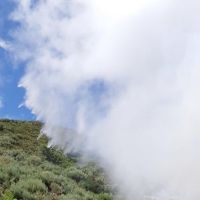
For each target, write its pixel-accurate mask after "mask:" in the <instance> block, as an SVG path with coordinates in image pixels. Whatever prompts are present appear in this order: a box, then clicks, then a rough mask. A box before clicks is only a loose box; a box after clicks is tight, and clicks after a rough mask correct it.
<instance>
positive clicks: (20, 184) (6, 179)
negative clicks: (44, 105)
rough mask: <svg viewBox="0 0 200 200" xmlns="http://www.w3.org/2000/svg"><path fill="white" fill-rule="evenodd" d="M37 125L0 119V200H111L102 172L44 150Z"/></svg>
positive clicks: (69, 157) (112, 199)
mask: <svg viewBox="0 0 200 200" xmlns="http://www.w3.org/2000/svg"><path fill="white" fill-rule="evenodd" d="M41 126H42V124H41V123H40V122H27V121H17V120H8V119H1V120H0V199H1V200H13V199H17V200H19V199H24V200H114V199H115V196H114V194H113V193H111V186H110V185H109V182H108V181H107V178H106V175H105V173H104V171H103V169H101V168H100V167H98V166H97V164H95V163H94V162H90V163H88V164H87V166H83V167H79V165H78V164H77V157H76V156H73V155H68V156H67V155H63V153H62V151H56V150H55V149H49V148H47V147H46V146H47V138H46V137H44V136H43V137H41V138H40V139H39V140H37V137H38V135H39V131H40V129H41Z"/></svg>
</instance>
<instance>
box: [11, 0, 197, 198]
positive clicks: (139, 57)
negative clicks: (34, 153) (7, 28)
mask: <svg viewBox="0 0 200 200" xmlns="http://www.w3.org/2000/svg"><path fill="white" fill-rule="evenodd" d="M16 3H17V5H18V8H17V9H16V10H15V11H14V12H13V13H12V14H11V18H12V19H13V20H16V21H18V22H19V23H20V27H19V28H18V29H17V30H13V32H12V36H13V38H14V39H15V40H14V43H13V47H12V51H13V55H14V58H15V59H16V60H18V61H26V63H27V68H26V74H25V75H24V77H23V78H22V79H21V82H20V86H21V87H24V88H25V90H26V97H25V103H24V104H25V105H26V106H27V107H28V108H30V109H31V110H32V112H33V113H34V114H35V115H36V116H37V118H38V119H39V120H43V121H45V126H44V127H43V132H45V133H46V135H47V136H48V137H49V138H51V141H50V145H54V146H55V145H58V146H59V145H60V146H61V147H62V148H63V149H65V150H66V151H70V150H73V151H75V150H80V147H81V149H82V150H84V151H87V152H88V151H89V152H90V151H91V152H93V153H94V152H95V153H96V154H97V155H98V156H99V157H100V158H101V162H102V163H103V164H104V165H105V166H106V167H107V170H108V171H109V172H110V176H111V178H112V179H113V181H114V182H116V183H119V184H120V186H121V193H122V194H124V195H125V197H123V198H124V199H125V198H126V199H128V200H129V199H135V200H137V199H138V200H142V199H145V198H146V196H153V197H155V198H157V199H159V200H169V199H178V200H196V199H198V198H199V197H200V190H199V185H200V161H199V156H200V145H199V144H200V136H199V135H200V134H199V132H200V126H199V122H200V104H199V102H200V88H199V86H200V78H199V77H200V68H199V64H200V61H199V54H200V23H199V18H200V12H199V8H200V2H199V1H197V0H190V1H188V0H182V1H179V0H168V1H165V0H160V1H151V2H150V1H141V3H139V2H137V1H128V0H125V1H123V2H121V1H116V2H114V1H112V0H107V1H100V0H97V1H90V0H87V1H86V0H84V1H83V0H78V1H64V0H57V1H54V0H47V1H42V0H41V1H36V2H32V1H25V0H24V1H16ZM57 125H60V126H64V127H68V128H70V130H71V129H74V130H77V133H76V134H74V136H72V137H71V132H69V134H67V135H65V136H62V135H63V132H62V131H56V130H55V126H57ZM72 134H73V133H72ZM58 135H59V136H58ZM68 135H70V142H69V140H68V138H69V137H68ZM65 140H66V141H65ZM82 141H84V142H85V143H84V146H83V144H82V143H81V142H82ZM69 143H70V144H71V146H70V145H69ZM65 144H68V145H67V147H66V146H65Z"/></svg>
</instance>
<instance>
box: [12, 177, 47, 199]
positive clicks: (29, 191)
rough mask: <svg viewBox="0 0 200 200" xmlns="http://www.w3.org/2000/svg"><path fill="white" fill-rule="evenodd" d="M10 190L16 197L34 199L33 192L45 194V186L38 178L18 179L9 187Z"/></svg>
mask: <svg viewBox="0 0 200 200" xmlns="http://www.w3.org/2000/svg"><path fill="white" fill-rule="evenodd" d="M10 191H11V192H12V193H13V194H14V197H15V198H17V199H34V196H35V195H34V194H37V193H40V194H45V193H46V192H47V188H46V186H45V185H44V183H42V181H41V180H39V179H31V178H30V179H26V180H19V181H18V182H17V183H14V184H12V185H11V187H10Z"/></svg>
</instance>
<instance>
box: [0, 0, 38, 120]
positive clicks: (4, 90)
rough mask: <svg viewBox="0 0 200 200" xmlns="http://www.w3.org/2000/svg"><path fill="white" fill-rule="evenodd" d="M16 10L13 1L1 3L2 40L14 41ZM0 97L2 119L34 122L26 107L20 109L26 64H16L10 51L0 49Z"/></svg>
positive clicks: (0, 24)
mask: <svg viewBox="0 0 200 200" xmlns="http://www.w3.org/2000/svg"><path fill="white" fill-rule="evenodd" d="M14 8H15V4H14V2H12V1H0V38H1V39H3V40H6V41H12V37H11V36H10V32H11V31H12V30H14V29H15V28H16V27H17V26H18V24H17V23H16V22H13V21H12V20H10V19H9V15H10V13H11V12H12V11H13V9H14ZM0 72H1V73H0V78H1V80H0V97H1V100H2V104H3V105H2V107H1V108H0V117H1V118H11V119H22V120H34V119H35V117H34V115H32V114H31V111H30V110H28V109H27V108H26V107H25V106H21V107H19V105H20V104H22V103H23V101H24V95H25V90H24V89H23V88H19V87H18V83H19V80H20V78H21V77H22V76H23V74H24V64H23V63H21V64H16V62H14V59H13V58H12V56H11V55H10V53H9V52H8V51H6V50H5V49H3V48H2V47H0Z"/></svg>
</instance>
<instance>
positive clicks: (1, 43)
mask: <svg viewBox="0 0 200 200" xmlns="http://www.w3.org/2000/svg"><path fill="white" fill-rule="evenodd" d="M0 47H1V48H3V49H5V50H10V45H9V44H8V43H7V42H6V41H5V40H2V39H1V38H0Z"/></svg>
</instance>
